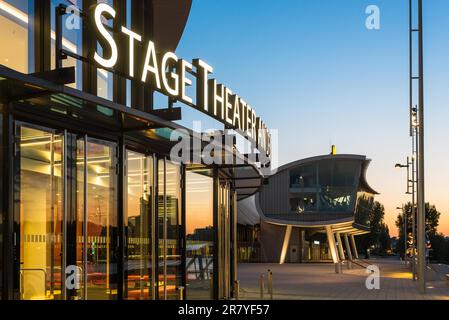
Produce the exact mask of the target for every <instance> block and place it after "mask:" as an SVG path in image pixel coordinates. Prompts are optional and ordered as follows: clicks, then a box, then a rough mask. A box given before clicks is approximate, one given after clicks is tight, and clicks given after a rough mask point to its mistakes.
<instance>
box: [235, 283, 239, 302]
mask: <svg viewBox="0 0 449 320" xmlns="http://www.w3.org/2000/svg"><path fill="white" fill-rule="evenodd" d="M234 298H235V300H239V299H240V281H238V280H235V281H234Z"/></svg>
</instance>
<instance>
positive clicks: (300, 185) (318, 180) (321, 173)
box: [290, 160, 361, 214]
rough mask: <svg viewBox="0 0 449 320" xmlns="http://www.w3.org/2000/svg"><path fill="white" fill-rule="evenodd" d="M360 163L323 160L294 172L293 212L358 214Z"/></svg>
mask: <svg viewBox="0 0 449 320" xmlns="http://www.w3.org/2000/svg"><path fill="white" fill-rule="evenodd" d="M360 170H361V162H360V161H348V160H345V161H339V160H322V161H317V162H315V163H311V164H305V165H302V166H299V167H297V168H295V169H292V170H291V171H290V210H291V212H295V213H300V214H301V213H310V212H328V213H332V212H336V213H351V212H354V206H355V201H356V192H357V188H358V185H357V183H358V179H359V176H360Z"/></svg>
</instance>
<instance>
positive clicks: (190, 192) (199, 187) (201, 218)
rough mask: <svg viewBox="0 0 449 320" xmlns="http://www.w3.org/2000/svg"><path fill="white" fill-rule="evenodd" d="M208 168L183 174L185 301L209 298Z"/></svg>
mask: <svg viewBox="0 0 449 320" xmlns="http://www.w3.org/2000/svg"><path fill="white" fill-rule="evenodd" d="M212 174H213V173H212V171H211V170H195V171H187V173H186V240H187V252H186V267H185V268H186V277H187V279H186V284H187V291H186V292H187V299H188V300H195V299H201V300H207V299H211V297H212V287H213V286H212V275H213V266H214V237H215V229H214V208H213V191H214V190H213V188H214V185H213V183H214V181H213V178H212V177H211V176H212Z"/></svg>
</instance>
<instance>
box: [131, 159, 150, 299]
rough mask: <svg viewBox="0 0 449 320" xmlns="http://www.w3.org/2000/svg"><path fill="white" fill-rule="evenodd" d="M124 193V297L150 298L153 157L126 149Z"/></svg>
mask: <svg viewBox="0 0 449 320" xmlns="http://www.w3.org/2000/svg"><path fill="white" fill-rule="evenodd" d="M127 159H128V161H127V177H128V197H127V206H126V218H127V219H125V223H126V226H125V230H127V239H128V240H127V261H126V266H125V269H126V270H125V273H126V288H125V297H126V298H128V299H133V300H144V299H146V300H148V299H151V298H152V291H151V288H152V281H153V279H152V267H153V265H152V249H151V248H152V234H151V232H152V219H151V216H152V215H151V213H152V211H153V203H152V202H153V181H154V178H153V157H146V156H144V155H142V154H138V153H135V152H131V151H128V152H127Z"/></svg>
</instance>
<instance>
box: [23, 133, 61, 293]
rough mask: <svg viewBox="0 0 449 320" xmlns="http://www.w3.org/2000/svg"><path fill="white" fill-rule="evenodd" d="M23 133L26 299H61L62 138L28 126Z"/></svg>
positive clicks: (24, 273)
mask: <svg viewBox="0 0 449 320" xmlns="http://www.w3.org/2000/svg"><path fill="white" fill-rule="evenodd" d="M18 135H19V136H20V177H19V179H20V185H19V190H20V191H19V192H20V204H19V206H20V280H21V281H20V291H21V299H23V300H47V299H62V298H63V293H62V288H63V283H62V282H63V276H62V273H63V252H62V244H63V223H64V214H63V179H62V170H63V169H62V166H63V156H62V150H63V137H62V136H59V135H55V134H53V133H50V132H45V131H41V130H36V129H32V128H28V127H19V132H18Z"/></svg>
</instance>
